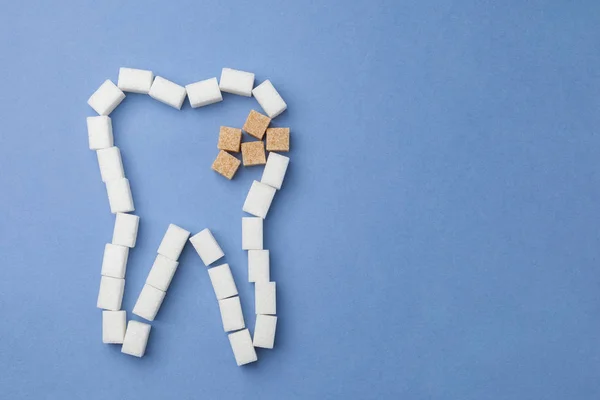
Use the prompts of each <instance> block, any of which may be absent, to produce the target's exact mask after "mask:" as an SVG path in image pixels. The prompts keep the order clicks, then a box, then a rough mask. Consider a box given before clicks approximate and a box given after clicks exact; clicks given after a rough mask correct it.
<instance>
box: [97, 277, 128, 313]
mask: <svg viewBox="0 0 600 400" xmlns="http://www.w3.org/2000/svg"><path fill="white" fill-rule="evenodd" d="M124 290H125V279H118V278H111V277H110V276H103V277H101V278H100V291H99V292H98V302H97V303H96V306H97V307H98V308H102V309H104V310H112V311H118V310H120V309H121V302H122V301H123V291H124Z"/></svg>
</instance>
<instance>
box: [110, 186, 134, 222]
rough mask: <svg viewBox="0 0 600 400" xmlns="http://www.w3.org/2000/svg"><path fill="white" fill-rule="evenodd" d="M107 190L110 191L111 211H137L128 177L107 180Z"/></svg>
mask: <svg viewBox="0 0 600 400" xmlns="http://www.w3.org/2000/svg"><path fill="white" fill-rule="evenodd" d="M106 192H107V193H108V202H109V204H110V212H111V213H113V214H116V213H118V212H121V213H126V212H131V211H135V207H134V206H133V196H132V195H131V187H130V186H129V180H128V179H127V178H120V179H115V180H112V181H109V182H106Z"/></svg>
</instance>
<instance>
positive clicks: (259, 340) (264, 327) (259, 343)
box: [252, 315, 277, 349]
mask: <svg viewBox="0 0 600 400" xmlns="http://www.w3.org/2000/svg"><path fill="white" fill-rule="evenodd" d="M276 328H277V317H276V316H274V315H257V316H256V324H255V325H254V340H253V341H252V343H253V344H254V347H262V348H264V349H272V348H273V345H274V344H275V329H276Z"/></svg>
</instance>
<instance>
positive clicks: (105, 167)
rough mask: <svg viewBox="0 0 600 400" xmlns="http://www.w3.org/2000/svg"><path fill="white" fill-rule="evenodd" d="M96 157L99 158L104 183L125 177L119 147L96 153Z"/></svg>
mask: <svg viewBox="0 0 600 400" xmlns="http://www.w3.org/2000/svg"><path fill="white" fill-rule="evenodd" d="M96 155H97V156H98V165H99V166H100V176H101V177H102V182H108V181H114V180H115V179H119V178H124V177H125V171H124V170H123V161H122V160H121V151H120V150H119V148H118V147H116V146H113V147H108V148H106V149H101V150H98V151H96Z"/></svg>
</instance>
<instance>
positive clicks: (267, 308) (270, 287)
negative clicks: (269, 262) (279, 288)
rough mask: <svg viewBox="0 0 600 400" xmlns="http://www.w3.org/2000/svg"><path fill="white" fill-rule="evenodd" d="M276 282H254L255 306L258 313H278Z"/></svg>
mask: <svg viewBox="0 0 600 400" xmlns="http://www.w3.org/2000/svg"><path fill="white" fill-rule="evenodd" d="M275 297H276V296H275V282H256V283H255V284H254V308H255V311H256V314H271V315H275V314H277V305H276V299H275Z"/></svg>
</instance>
